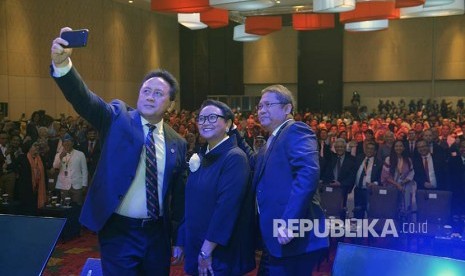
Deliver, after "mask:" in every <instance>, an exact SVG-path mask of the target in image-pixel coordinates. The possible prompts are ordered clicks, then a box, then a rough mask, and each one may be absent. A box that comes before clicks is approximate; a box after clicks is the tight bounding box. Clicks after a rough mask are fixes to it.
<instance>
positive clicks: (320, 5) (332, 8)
mask: <svg viewBox="0 0 465 276" xmlns="http://www.w3.org/2000/svg"><path fill="white" fill-rule="evenodd" d="M353 9H355V0H313V12H316V13H335V12H347V11H351V10H353Z"/></svg>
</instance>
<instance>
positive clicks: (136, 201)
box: [116, 117, 166, 218]
mask: <svg viewBox="0 0 465 276" xmlns="http://www.w3.org/2000/svg"><path fill="white" fill-rule="evenodd" d="M141 123H142V126H143V129H144V139H145V137H147V135H148V133H149V127H148V126H147V124H149V123H150V122H149V121H147V120H146V119H145V118H143V117H141ZM153 137H154V139H155V151H156V155H157V177H158V179H157V180H158V202H159V203H160V216H163V178H164V175H165V162H166V158H165V153H166V147H165V135H164V132H163V120H161V121H160V122H158V123H157V124H156V128H155V129H154V130H153ZM145 155H146V154H145V146H143V148H142V152H141V155H140V158H139V165H138V166H137V170H136V176H135V178H134V180H133V181H132V183H131V186H130V187H129V190H128V192H127V193H126V195H125V196H124V199H123V200H122V201H121V204H120V205H119V206H118V208H116V213H118V214H120V215H122V216H126V217H131V218H148V217H149V216H148V214H147V195H146V190H145V168H146V166H145ZM121 158H124V156H121Z"/></svg>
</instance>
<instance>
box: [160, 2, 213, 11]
mask: <svg viewBox="0 0 465 276" xmlns="http://www.w3.org/2000/svg"><path fill="white" fill-rule="evenodd" d="M151 8H152V11H159V12H177V13H196V12H202V11H206V10H208V9H210V8H211V7H210V5H209V4H208V0H152V1H151Z"/></svg>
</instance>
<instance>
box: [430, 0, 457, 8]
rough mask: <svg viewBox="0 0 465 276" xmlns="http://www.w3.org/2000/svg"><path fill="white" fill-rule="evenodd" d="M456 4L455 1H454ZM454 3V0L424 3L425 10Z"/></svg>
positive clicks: (432, 0) (431, 0) (434, 0)
mask: <svg viewBox="0 0 465 276" xmlns="http://www.w3.org/2000/svg"><path fill="white" fill-rule="evenodd" d="M455 2H457V1H455ZM452 3H454V0H428V1H426V2H425V8H429V7H435V6H442V5H449V4H452Z"/></svg>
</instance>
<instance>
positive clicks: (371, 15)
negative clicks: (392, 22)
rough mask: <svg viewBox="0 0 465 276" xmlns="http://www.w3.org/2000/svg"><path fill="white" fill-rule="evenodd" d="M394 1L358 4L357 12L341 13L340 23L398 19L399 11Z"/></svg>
mask: <svg viewBox="0 0 465 276" xmlns="http://www.w3.org/2000/svg"><path fill="white" fill-rule="evenodd" d="M395 5H396V3H395V2H393V1H368V2H357V5H356V6H355V10H353V11H348V12H341V13H340V14H339V21H340V22H341V23H343V24H345V23H352V22H360V21H371V20H380V19H398V18H399V9H396V7H395Z"/></svg>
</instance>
